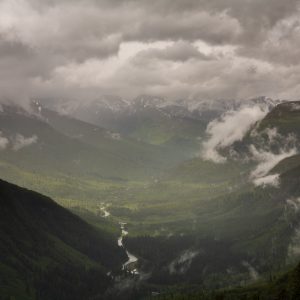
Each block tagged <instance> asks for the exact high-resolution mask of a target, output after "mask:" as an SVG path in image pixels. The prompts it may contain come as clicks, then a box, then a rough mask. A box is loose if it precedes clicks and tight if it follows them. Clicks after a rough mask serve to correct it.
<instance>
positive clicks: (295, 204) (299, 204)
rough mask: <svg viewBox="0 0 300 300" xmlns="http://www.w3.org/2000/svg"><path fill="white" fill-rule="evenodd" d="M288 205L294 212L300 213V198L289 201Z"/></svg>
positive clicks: (287, 201)
mask: <svg viewBox="0 0 300 300" xmlns="http://www.w3.org/2000/svg"><path fill="white" fill-rule="evenodd" d="M286 205H287V206H288V207H290V208H292V209H293V210H294V212H295V213H296V212H298V211H299V208H300V197H299V198H293V199H287V200H286Z"/></svg>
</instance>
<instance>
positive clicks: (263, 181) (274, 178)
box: [253, 174, 280, 187]
mask: <svg viewBox="0 0 300 300" xmlns="http://www.w3.org/2000/svg"><path fill="white" fill-rule="evenodd" d="M253 183H254V185H256V186H262V187H266V186H274V187H278V186H279V184H280V181H279V174H273V175H268V176H265V177H260V178H255V179H254V180H253Z"/></svg>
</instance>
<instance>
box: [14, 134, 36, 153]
mask: <svg viewBox="0 0 300 300" xmlns="http://www.w3.org/2000/svg"><path fill="white" fill-rule="evenodd" d="M37 140H38V137H37V136H36V135H33V136H31V137H24V136H23V135H22V134H17V135H16V136H15V138H14V139H13V141H12V149H13V151H19V150H21V149H23V148H25V147H29V146H31V145H32V144H35V143H36V142H37Z"/></svg>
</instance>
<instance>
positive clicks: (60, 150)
mask: <svg viewBox="0 0 300 300" xmlns="http://www.w3.org/2000/svg"><path fill="white" fill-rule="evenodd" d="M0 128H1V136H2V137H4V138H5V139H7V140H8V141H9V142H10V143H9V144H8V146H7V147H6V148H5V149H2V151H1V153H0V159H1V160H2V161H6V162H8V163H11V164H13V165H15V166H17V167H20V168H24V169H27V170H31V171H36V172H42V173H46V174H48V175H49V174H51V173H53V172H54V173H57V172H59V173H63V174H67V175H71V176H77V177H78V176H81V177H84V176H85V177H96V178H103V179H116V180H127V179H132V178H140V177H141V176H142V177H144V178H146V177H149V176H151V175H153V174H157V173H159V172H161V170H162V169H163V168H164V167H167V166H170V165H172V164H174V163H175V162H176V161H177V160H178V159H182V158H180V157H179V156H178V155H176V154H175V155H168V154H167V152H166V149H162V148H158V147H155V146H152V147H151V146H149V145H145V144H143V143H141V142H136V141H134V140H131V139H126V138H124V139H123V138H121V137H120V136H119V135H118V134H116V133H111V132H109V131H107V130H105V129H102V128H99V127H97V126H95V125H90V124H88V123H85V122H82V121H78V120H75V119H72V118H68V117H64V116H60V115H58V114H56V113H53V112H51V111H47V112H46V113H45V116H39V115H36V114H32V113H29V112H27V111H24V110H21V109H20V108H16V107H8V106H6V107H4V108H3V111H2V112H0ZM30 141H31V143H29V142H30ZM16 145H17V146H16Z"/></svg>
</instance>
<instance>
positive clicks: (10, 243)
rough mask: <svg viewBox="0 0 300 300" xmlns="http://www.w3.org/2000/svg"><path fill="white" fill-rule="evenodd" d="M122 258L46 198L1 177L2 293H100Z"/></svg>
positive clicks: (0, 296)
mask: <svg viewBox="0 0 300 300" xmlns="http://www.w3.org/2000/svg"><path fill="white" fill-rule="evenodd" d="M125 259H126V254H125V253H124V251H123V250H122V249H121V248H119V247H118V246H117V244H116V241H115V240H113V239H112V238H111V237H109V236H108V235H107V234H105V233H103V232H101V231H98V230H96V229H95V228H94V227H92V226H90V225H88V224H87V223H85V222H84V221H82V220H81V219H80V218H79V217H77V216H75V215H73V214H72V213H70V212H68V211H67V210H65V209H64V208H62V207H60V206H59V205H57V204H56V203H55V202H53V201H52V200H51V199H50V198H47V197H44V196H42V195H40V194H38V193H35V192H32V191H29V190H25V189H22V188H19V187H17V186H15V185H12V184H9V183H7V182H4V181H0V299H24V300H25V299H41V300H47V299H49V300H53V299H55V300H59V299H64V300H65V299H72V300H73V299H78V300H79V299H80V300H81V299H102V298H101V297H102V296H101V295H102V294H103V292H104V291H105V290H106V289H107V287H108V286H109V285H110V284H111V279H110V278H109V277H108V276H106V273H107V272H108V271H110V270H113V269H118V268H119V267H120V265H121V263H122V262H123V261H124V260H125Z"/></svg>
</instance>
